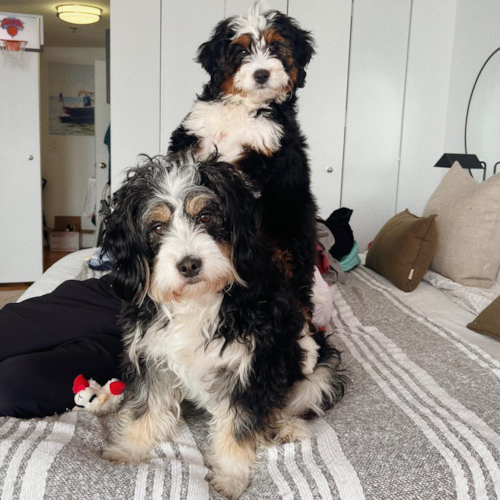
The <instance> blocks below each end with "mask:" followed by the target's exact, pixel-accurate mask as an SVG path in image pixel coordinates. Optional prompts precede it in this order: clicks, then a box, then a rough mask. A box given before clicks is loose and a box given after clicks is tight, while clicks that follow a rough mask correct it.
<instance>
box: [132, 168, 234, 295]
mask: <svg viewBox="0 0 500 500" xmlns="http://www.w3.org/2000/svg"><path fill="white" fill-rule="evenodd" d="M141 227H142V230H143V231H144V233H145V237H146V239H147V240H148V243H149V245H150V247H151V248H152V250H153V253H154V254H155V258H154V263H153V271H152V276H151V286H150V290H149V295H150V297H151V298H152V299H153V300H154V301H155V302H157V303H172V302H178V301H181V300H183V299H192V298H195V297H199V296H202V295H204V294H207V293H216V292H219V291H221V290H223V289H224V288H226V287H228V286H230V285H231V284H233V283H234V282H235V281H237V280H238V275H237V273H236V271H235V269H234V267H233V264H232V260H231V258H232V255H231V244H230V242H229V239H230V236H229V234H228V231H227V227H226V225H225V219H224V214H223V212H222V208H221V205H220V200H219V199H218V197H217V196H216V195H215V194H214V193H213V192H211V191H210V190H209V189H208V188H206V187H204V186H200V185H199V184H198V181H197V179H196V170H195V169H194V168H186V169H183V170H177V171H174V170H171V171H170V173H169V174H168V175H167V176H166V177H165V178H164V179H163V181H162V182H161V183H160V185H159V186H155V188H154V193H153V195H152V198H151V200H150V201H149V202H148V208H147V209H146V211H145V212H144V215H143V221H142V224H141Z"/></svg>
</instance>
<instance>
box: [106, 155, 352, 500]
mask: <svg viewBox="0 0 500 500" xmlns="http://www.w3.org/2000/svg"><path fill="white" fill-rule="evenodd" d="M261 207H262V204H261V200H259V199H256V198H255V196H254V194H253V192H252V191H251V190H250V189H249V188H248V186H247V185H246V184H245V182H244V180H243V179H242V178H241V175H240V174H239V172H238V171H237V170H236V169H235V168H234V167H233V166H232V165H229V164H221V163H202V162H199V161H198V160H195V159H194V158H193V157H192V156H191V155H180V156H177V157H169V158H156V159H154V160H147V161H146V163H145V164H143V165H141V166H139V167H137V168H135V169H132V170H130V171H129V173H128V177H127V180H126V181H125V183H124V184H123V186H122V187H121V188H120V190H119V191H118V192H117V193H116V195H115V198H114V210H113V213H112V215H111V216H110V217H109V219H108V225H107V232H106V237H105V241H104V245H103V250H104V251H105V252H109V253H110V254H111V255H113V256H114V257H115V259H116V263H115V267H114V270H113V271H112V275H111V276H112V282H113V286H114V288H115V290H116V292H117V293H118V295H120V296H121V297H123V298H124V299H125V300H126V303H125V306H124V310H123V313H122V317H121V325H122V327H123V330H124V344H125V366H124V374H125V381H126V383H127V388H126V391H125V395H124V402H123V405H122V407H121V409H120V411H119V413H118V420H117V429H116V432H115V434H114V438H113V443H112V444H111V445H110V446H109V447H108V448H107V449H106V451H105V453H104V456H105V457H106V458H108V459H110V460H115V461H121V462H138V461H141V460H144V459H145V458H146V457H147V455H148V453H149V451H150V450H151V449H152V448H153V447H154V445H155V444H156V443H157V442H158V441H160V440H165V439H170V438H171V437H172V435H173V434H174V433H175V432H176V426H177V421H178V419H179V416H180V412H181V408H180V402H181V401H182V400H183V399H189V400H190V401H192V402H194V403H195V404H196V405H197V406H198V407H202V408H205V409H206V410H207V411H208V412H209V414H210V416H211V422H210V427H211V431H210V436H211V450H210V453H209V457H208V458H209V461H210V462H211V464H212V466H213V469H214V473H215V478H214V481H213V484H214V486H215V487H216V488H217V489H218V490H219V491H220V492H221V493H223V494H225V495H226V496H228V497H229V498H237V497H238V496H239V495H240V494H241V493H242V492H243V491H244V490H245V488H246V487H247V485H248V482H249V478H250V472H251V468H252V466H253V464H254V461H255V449H256V446H257V445H258V444H274V443H276V442H280V441H281V442H282V441H290V440H296V439H300V438H303V437H305V436H308V435H309V433H308V428H307V426H306V425H305V424H304V422H303V420H301V419H300V418H299V417H300V416H302V415H305V414H307V413H309V412H315V413H317V414H322V412H323V411H324V409H326V408H329V407H330V406H332V405H333V404H335V402H337V401H338V400H339V399H340V398H341V397H342V395H343V393H344V384H345V382H346V378H345V376H344V375H342V374H341V373H339V372H338V364H339V353H338V351H337V350H336V349H335V348H334V347H333V346H331V345H330V343H329V340H328V338H327V337H326V336H325V334H324V333H323V332H314V333H312V334H311V335H303V334H301V329H302V324H303V316H302V314H301V313H300V311H299V308H297V307H296V304H295V302H294V300H293V296H292V295H291V288H290V287H289V286H288V284H287V280H286V278H285V276H284V274H283V271H282V270H281V269H280V268H279V266H278V265H277V264H276V262H275V261H274V259H273V254H274V249H273V248H272V247H271V245H270V243H269V242H268V241H267V240H265V239H262V238H261V236H260V235H259V228H260V226H261V221H260V218H261V215H262V212H261ZM311 360H312V361H313V362H312V364H311Z"/></svg>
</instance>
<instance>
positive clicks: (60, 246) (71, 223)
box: [49, 216, 81, 252]
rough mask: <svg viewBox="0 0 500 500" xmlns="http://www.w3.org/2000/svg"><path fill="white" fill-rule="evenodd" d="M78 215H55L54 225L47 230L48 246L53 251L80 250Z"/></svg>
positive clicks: (79, 219)
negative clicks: (51, 228)
mask: <svg viewBox="0 0 500 500" xmlns="http://www.w3.org/2000/svg"><path fill="white" fill-rule="evenodd" d="M80 229H81V218H80V217H67V216H56V218H55V227H54V229H53V230H50V232H49V246H50V250H51V251H53V252H76V251H77V250H80V236H81V233H80Z"/></svg>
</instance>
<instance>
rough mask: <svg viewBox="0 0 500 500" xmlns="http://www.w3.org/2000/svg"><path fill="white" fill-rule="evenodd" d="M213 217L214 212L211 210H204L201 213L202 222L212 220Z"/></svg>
mask: <svg viewBox="0 0 500 500" xmlns="http://www.w3.org/2000/svg"><path fill="white" fill-rule="evenodd" d="M211 219H212V214H211V213H209V212H203V213H202V214H200V222H201V223H202V224H206V223H207V222H210V220H211Z"/></svg>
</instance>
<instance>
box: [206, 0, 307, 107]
mask: <svg viewBox="0 0 500 500" xmlns="http://www.w3.org/2000/svg"><path fill="white" fill-rule="evenodd" d="M313 53H314V49H313V41H312V38H311V36H310V34H309V33H308V32H306V31H304V30H302V29H300V28H299V27H298V25H297V24H296V22H295V21H294V20H292V19H291V18H289V17H288V16H286V15H284V14H281V13H279V12H277V11H269V12H261V11H260V7H259V5H257V6H255V7H254V8H253V9H252V10H251V11H250V12H249V14H248V15H247V16H246V17H235V18H229V19H227V20H224V21H222V22H221V23H219V25H218V26H217V27H216V29H215V31H214V33H213V36H212V38H211V39H210V40H209V41H208V42H207V43H205V44H203V45H202V46H201V47H200V49H199V53H198V61H199V62H200V63H201V64H202V66H203V67H204V68H205V69H206V70H207V71H208V72H209V73H210V75H211V77H212V80H214V79H215V80H217V81H218V83H219V90H220V92H221V93H222V94H223V95H225V96H234V95H238V96H240V97H243V98H248V99H250V100H252V101H255V102H268V101H272V100H276V101H281V100H284V99H285V98H286V96H287V95H288V94H289V93H290V92H291V91H292V90H293V89H294V88H296V87H301V86H303V84H304V81H305V67H306V66H307V64H308V63H309V60H310V59H311V57H312V55H313Z"/></svg>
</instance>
